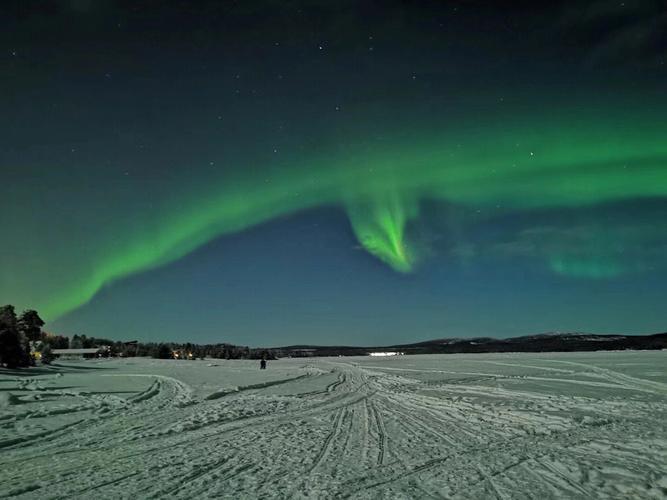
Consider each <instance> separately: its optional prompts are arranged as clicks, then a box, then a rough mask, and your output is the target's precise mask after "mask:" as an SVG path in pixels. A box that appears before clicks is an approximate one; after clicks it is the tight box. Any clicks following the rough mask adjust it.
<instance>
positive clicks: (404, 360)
mask: <svg viewBox="0 0 667 500" xmlns="http://www.w3.org/2000/svg"><path fill="white" fill-rule="evenodd" d="M258 367H259V363H258V362H255V361H225V360H206V361H172V360H152V359H115V360H99V361H81V362H61V363H57V364H54V365H53V366H52V367H38V368H33V369H31V370H25V371H21V372H18V371H13V372H9V371H6V370H5V371H0V496H2V497H5V496H10V497H12V496H15V497H19V498H40V499H45V498H151V497H152V498H160V497H170V498H171V497H174V498H201V497H208V496H210V497H224V498H255V497H261V498H273V497H277V498H303V497H308V498H348V497H351V498H474V499H479V498H500V499H509V498H512V499H514V498H538V499H540V500H544V499H549V498H568V499H570V498H581V499H589V498H666V497H667V352H664V351H655V352H598V353H567V354H565V353H549V354H481V355H437V356H436V355H434V356H402V357H395V358H370V357H364V358H362V357H358V358H320V359H286V360H279V361H271V362H269V367H268V369H267V370H266V371H260V370H259V369H258Z"/></svg>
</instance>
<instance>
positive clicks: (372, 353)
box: [368, 351, 405, 356]
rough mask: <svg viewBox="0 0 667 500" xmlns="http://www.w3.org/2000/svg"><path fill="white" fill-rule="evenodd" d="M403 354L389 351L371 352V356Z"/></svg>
mask: <svg viewBox="0 0 667 500" xmlns="http://www.w3.org/2000/svg"><path fill="white" fill-rule="evenodd" d="M403 354H405V353H403V352H398V351H387V352H369V353H368V355H369V356H403Z"/></svg>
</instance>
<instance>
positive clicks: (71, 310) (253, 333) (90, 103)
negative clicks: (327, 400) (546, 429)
mask: <svg viewBox="0 0 667 500" xmlns="http://www.w3.org/2000/svg"><path fill="white" fill-rule="evenodd" d="M542 3H543V2H534V1H533V2H512V3H507V2H481V1H469V2H444V1H443V2H436V1H417V0H415V1H402V2H399V1H386V2H380V1H376V2H371V1H345V0H343V1H336V2H328V1H323V2H316V1H292V0H280V1H251V0H244V1H238V2H219V1H198V2H188V1H171V2H161V1H157V0H138V1H129V0H127V1H124V0H115V1H114V0H66V1H55V0H51V1H46V0H41V1H40V0H34V1H24V0H15V1H4V2H2V3H1V5H0V179H1V183H2V184H1V185H2V190H1V191H0V226H1V227H2V231H1V232H0V235H1V236H0V304H4V303H11V304H14V305H16V306H17V308H18V309H23V308H28V307H30V308H35V309H37V310H38V311H39V312H40V313H41V314H42V316H43V317H44V319H45V320H47V325H46V329H47V330H48V331H53V332H57V333H63V334H68V335H71V334H74V333H79V334H86V335H88V336H98V337H108V338H113V339H123V340H130V339H140V340H179V341H191V342H223V341H226V342H233V343H238V344H244V345H264V346H274V345H286V344H294V343H311V344H351V345H363V344H391V343H399V342H412V341H417V340H426V339H431V338H441V337H472V336H491V337H506V336H513V335H521V334H532V333H539V332H545V331H588V332H596V333H618V332H622V333H653V332H658V331H664V330H665V329H667V302H666V301H665V297H667V118H666V117H667V90H666V89H667V65H665V61H666V60H667V7H665V4H664V2H662V1H643V2H642V1H625V2H621V1H619V0H617V1H613V2H608V1H595V2H590V1H585V2H548V3H549V4H550V5H549V6H547V7H545V6H542V5H540V4H542Z"/></svg>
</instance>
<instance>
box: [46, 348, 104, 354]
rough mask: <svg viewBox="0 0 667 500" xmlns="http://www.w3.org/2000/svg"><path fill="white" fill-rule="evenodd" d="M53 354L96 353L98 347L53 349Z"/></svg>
mask: <svg viewBox="0 0 667 500" xmlns="http://www.w3.org/2000/svg"><path fill="white" fill-rule="evenodd" d="M52 352H53V354H97V353H98V352H99V348H97V347H92V348H90V349H53V351H52Z"/></svg>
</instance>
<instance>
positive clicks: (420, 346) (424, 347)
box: [272, 332, 667, 357]
mask: <svg viewBox="0 0 667 500" xmlns="http://www.w3.org/2000/svg"><path fill="white" fill-rule="evenodd" d="M624 349H667V333H657V334H654V335H620V334H612V335H597V334H590V333H581V332H574V333H569V332H549V333H541V334H536V335H525V336H521V337H512V338H507V339H494V338H490V337H479V338H470V339H461V338H452V339H446V338H445V339H435V340H427V341H424V342H415V343H412V344H397V345H389V346H369V347H353V346H317V345H293V346H286V347H279V348H274V349H272V351H274V352H275V353H276V354H277V355H278V356H281V355H282V356H304V357H306V356H364V355H367V354H369V353H371V352H378V351H380V352H382V351H397V352H402V353H404V354H454V353H484V352H558V351H562V352H572V351H605V350H624Z"/></svg>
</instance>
